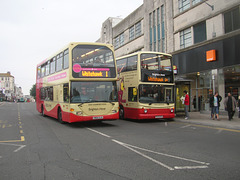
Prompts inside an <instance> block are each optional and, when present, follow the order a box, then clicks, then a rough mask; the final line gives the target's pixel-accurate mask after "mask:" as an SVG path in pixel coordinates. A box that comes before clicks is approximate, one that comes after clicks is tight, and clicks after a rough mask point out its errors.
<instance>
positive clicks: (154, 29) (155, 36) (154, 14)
mask: <svg viewBox="0 0 240 180" xmlns="http://www.w3.org/2000/svg"><path fill="white" fill-rule="evenodd" d="M156 46H157V34H156V12H155V11H153V51H156Z"/></svg>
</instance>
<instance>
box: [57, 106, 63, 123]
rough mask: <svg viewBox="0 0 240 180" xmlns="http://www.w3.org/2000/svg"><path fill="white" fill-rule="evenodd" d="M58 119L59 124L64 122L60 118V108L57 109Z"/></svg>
mask: <svg viewBox="0 0 240 180" xmlns="http://www.w3.org/2000/svg"><path fill="white" fill-rule="evenodd" d="M58 121H59V122H60V123H61V124H64V121H63V120H62V111H61V109H60V108H59V109H58Z"/></svg>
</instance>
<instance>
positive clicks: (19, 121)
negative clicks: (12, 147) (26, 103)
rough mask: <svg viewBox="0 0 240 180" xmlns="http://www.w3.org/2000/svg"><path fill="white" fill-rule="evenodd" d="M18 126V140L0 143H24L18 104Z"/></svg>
mask: <svg viewBox="0 0 240 180" xmlns="http://www.w3.org/2000/svg"><path fill="white" fill-rule="evenodd" d="M18 126H19V129H20V130H19V132H20V134H22V135H21V137H20V140H7V141H0V143H7V142H23V141H25V137H24V136H23V130H22V122H21V116H20V111H19V104H18Z"/></svg>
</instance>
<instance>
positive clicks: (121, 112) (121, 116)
mask: <svg viewBox="0 0 240 180" xmlns="http://www.w3.org/2000/svg"><path fill="white" fill-rule="evenodd" d="M119 118H120V119H124V108H123V106H120V109H119Z"/></svg>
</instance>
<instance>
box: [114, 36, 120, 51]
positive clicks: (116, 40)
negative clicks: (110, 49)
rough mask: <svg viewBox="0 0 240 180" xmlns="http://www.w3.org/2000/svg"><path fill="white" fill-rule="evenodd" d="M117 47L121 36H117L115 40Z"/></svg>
mask: <svg viewBox="0 0 240 180" xmlns="http://www.w3.org/2000/svg"><path fill="white" fill-rule="evenodd" d="M114 44H115V48H118V47H119V36H117V37H116V38H115V40H114Z"/></svg>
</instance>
